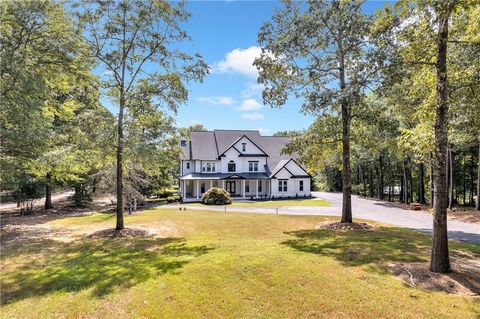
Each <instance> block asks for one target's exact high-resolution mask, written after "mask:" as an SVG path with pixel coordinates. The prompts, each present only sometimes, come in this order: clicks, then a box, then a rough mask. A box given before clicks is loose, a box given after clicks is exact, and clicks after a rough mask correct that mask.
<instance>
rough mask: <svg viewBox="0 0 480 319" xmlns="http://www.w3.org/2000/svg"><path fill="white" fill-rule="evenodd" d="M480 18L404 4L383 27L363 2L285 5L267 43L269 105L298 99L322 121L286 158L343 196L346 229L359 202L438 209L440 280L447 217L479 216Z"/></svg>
mask: <svg viewBox="0 0 480 319" xmlns="http://www.w3.org/2000/svg"><path fill="white" fill-rule="evenodd" d="M479 15H480V7H479V3H478V1H454V0H452V1H398V2H396V3H395V4H394V5H392V6H386V7H385V8H384V9H382V10H380V11H378V12H376V13H375V14H374V15H368V14H366V13H365V12H364V11H363V10H362V2H361V1H345V2H342V1H332V2H327V1H310V2H309V3H308V5H306V6H304V4H301V3H296V2H290V1H287V2H286V3H285V7H284V9H283V10H279V11H277V12H276V13H275V16H274V17H273V19H272V21H271V22H267V23H265V24H264V25H263V27H262V29H261V31H260V33H259V42H260V44H261V45H262V47H263V48H262V55H261V57H260V58H258V59H257V60H256V61H255V64H256V65H257V67H258V68H259V70H260V77H259V83H262V84H264V85H265V86H266V88H265V90H264V91H263V98H264V102H265V103H268V104H270V105H272V106H274V107H278V106H282V105H284V104H285V103H286V101H287V99H288V98H289V97H290V96H291V95H294V96H296V97H297V98H301V99H303V101H304V103H303V105H302V111H303V112H305V113H309V114H313V115H315V116H316V121H315V123H314V124H313V125H312V126H311V127H309V128H308V129H307V130H306V131H305V132H299V133H298V134H297V136H296V138H295V139H294V141H293V142H292V143H291V144H290V146H289V147H288V150H287V151H289V152H298V153H299V154H300V156H301V157H302V159H303V161H304V163H306V165H307V166H308V167H309V169H310V170H311V171H312V172H320V174H319V176H317V178H321V179H323V180H321V182H323V184H324V187H325V188H326V189H327V190H340V189H341V190H342V192H343V211H342V219H341V221H342V222H352V211H351V204H350V203H351V200H350V198H351V193H352V192H353V193H357V194H362V195H364V196H370V197H378V198H380V199H385V198H386V199H388V200H390V201H393V200H395V198H397V199H398V200H399V201H402V202H404V203H410V202H413V201H418V202H420V203H425V202H426V201H427V200H428V201H429V202H430V203H431V205H432V206H433V208H434V223H433V225H434V227H433V233H434V234H433V247H432V260H431V266H430V270H432V271H438V272H447V271H449V270H450V265H449V258H448V240H447V239H448V236H447V205H448V206H450V207H452V206H453V205H454V204H455V203H456V204H462V205H466V204H468V205H474V203H475V195H474V188H475V187H474V185H475V179H476V180H477V181H476V183H477V185H478V183H479V179H480V175H479V174H476V177H475V173H474V172H475V165H478V166H480V163H479V159H478V155H477V150H478V152H480V138H479V132H480V100H479V97H478V89H479V86H480V81H479V79H480V77H479V76H480V33H479V32H478V30H480V22H479V18H478V17H479ZM425 167H427V170H426V169H425ZM425 171H427V172H428V175H427V176H428V177H429V182H428V183H426V182H425V179H426V174H425ZM447 171H448V174H447ZM477 171H478V168H477ZM447 177H448V179H447ZM426 185H427V186H426ZM467 189H468V190H469V192H468V195H467ZM477 193H478V192H477ZM426 194H428V195H426ZM447 194H449V195H448V196H447ZM460 195H461V196H460ZM477 202H478V201H477ZM477 205H478V203H477Z"/></svg>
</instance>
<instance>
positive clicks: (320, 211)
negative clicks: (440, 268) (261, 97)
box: [160, 192, 480, 244]
mask: <svg viewBox="0 0 480 319" xmlns="http://www.w3.org/2000/svg"><path fill="white" fill-rule="evenodd" d="M313 195H314V196H315V197H318V198H321V199H324V200H327V201H328V202H330V203H331V206H328V207H322V206H288V207H287V206H285V207H281V206H279V207H278V213H279V214H282V215H322V216H341V214H342V194H341V193H327V192H313ZM160 207H166V206H160ZM168 207H172V206H168ZM174 207H178V206H174ZM352 207H353V218H354V219H355V218H361V219H369V220H373V221H377V222H381V223H385V224H391V225H395V226H400V227H406V228H411V229H415V230H418V231H421V232H424V233H429V234H431V232H432V223H433V222H432V215H430V214H428V213H424V212H418V211H417V212H414V211H411V210H406V209H403V208H398V207H395V206H394V205H392V204H391V203H388V202H382V201H376V200H370V199H364V198H360V197H358V196H352ZM187 209H198V210H205V209H206V207H205V206H203V207H202V206H190V205H189V206H188V208H187ZM208 210H218V211H224V207H223V206H222V207H208ZM227 212H247V213H264V214H265V213H266V214H276V213H277V208H275V207H227ZM448 235H449V238H451V239H456V240H461V241H467V242H472V243H476V244H480V225H478V224H471V223H465V222H460V221H456V220H451V219H449V220H448Z"/></svg>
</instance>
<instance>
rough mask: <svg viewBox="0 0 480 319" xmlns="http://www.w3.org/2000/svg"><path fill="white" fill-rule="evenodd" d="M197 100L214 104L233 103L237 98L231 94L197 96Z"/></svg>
mask: <svg viewBox="0 0 480 319" xmlns="http://www.w3.org/2000/svg"><path fill="white" fill-rule="evenodd" d="M197 101H198V102H200V103H202V104H212V105H232V104H234V103H235V100H234V99H233V98H231V97H230V96H201V97H199V98H197Z"/></svg>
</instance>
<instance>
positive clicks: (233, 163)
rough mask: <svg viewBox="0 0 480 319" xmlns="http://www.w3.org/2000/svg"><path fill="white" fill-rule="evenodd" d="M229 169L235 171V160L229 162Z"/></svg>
mask: <svg viewBox="0 0 480 319" xmlns="http://www.w3.org/2000/svg"><path fill="white" fill-rule="evenodd" d="M228 171H229V172H235V162H234V161H230V162H228Z"/></svg>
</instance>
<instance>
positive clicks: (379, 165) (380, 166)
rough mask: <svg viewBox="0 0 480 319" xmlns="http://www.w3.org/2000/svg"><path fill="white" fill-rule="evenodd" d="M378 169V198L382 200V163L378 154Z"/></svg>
mask: <svg viewBox="0 0 480 319" xmlns="http://www.w3.org/2000/svg"><path fill="white" fill-rule="evenodd" d="M378 170H379V173H380V175H379V177H378V179H379V183H380V187H379V190H380V199H381V200H383V163H382V156H381V155H380V156H379V158H378Z"/></svg>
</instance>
